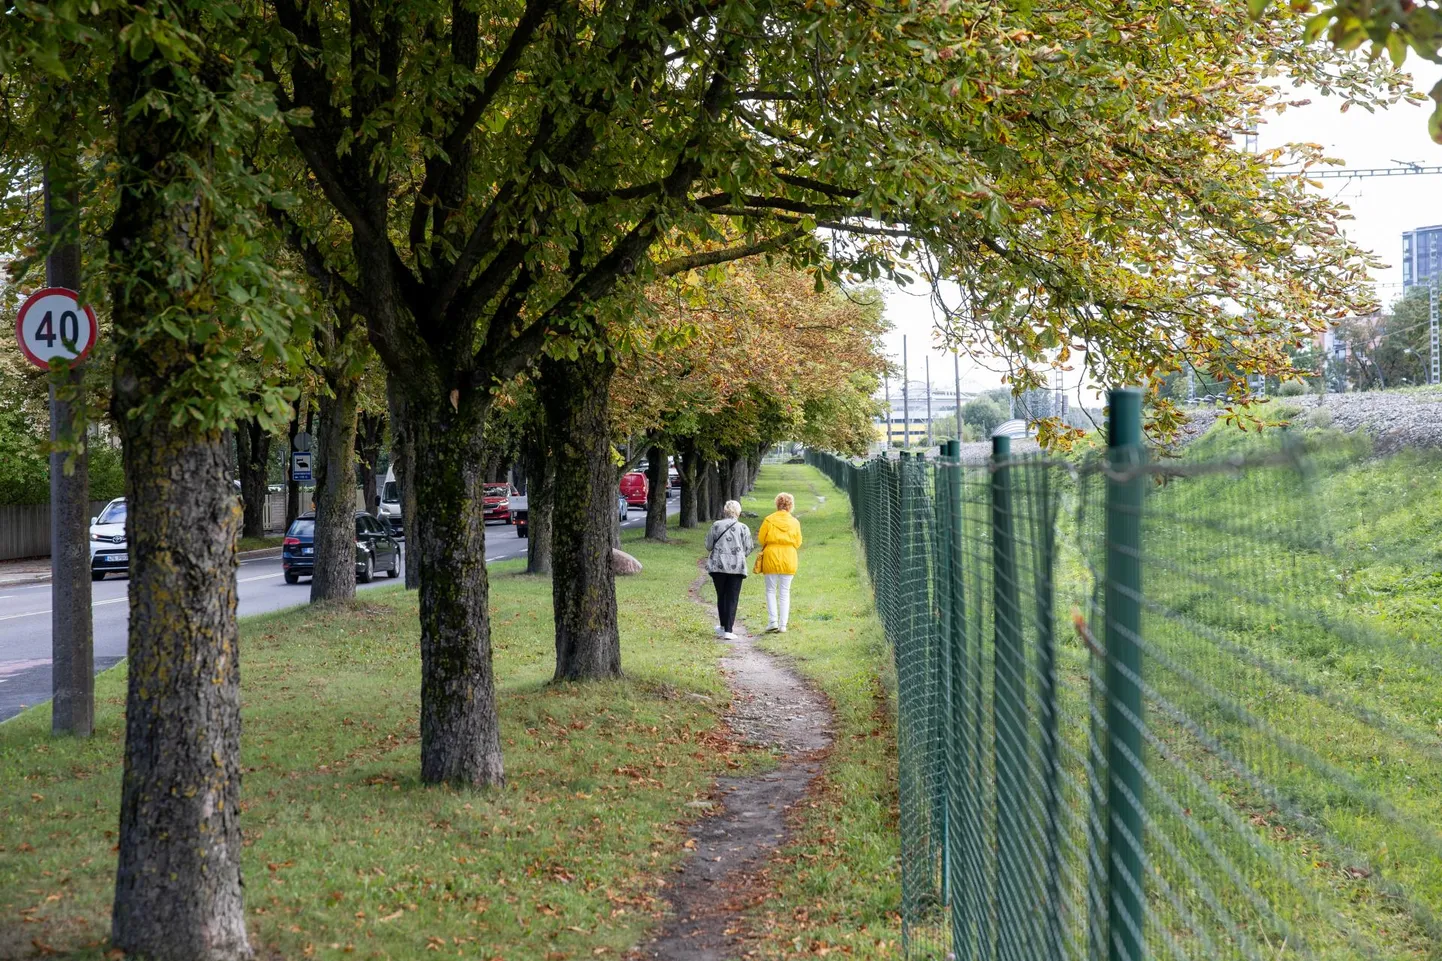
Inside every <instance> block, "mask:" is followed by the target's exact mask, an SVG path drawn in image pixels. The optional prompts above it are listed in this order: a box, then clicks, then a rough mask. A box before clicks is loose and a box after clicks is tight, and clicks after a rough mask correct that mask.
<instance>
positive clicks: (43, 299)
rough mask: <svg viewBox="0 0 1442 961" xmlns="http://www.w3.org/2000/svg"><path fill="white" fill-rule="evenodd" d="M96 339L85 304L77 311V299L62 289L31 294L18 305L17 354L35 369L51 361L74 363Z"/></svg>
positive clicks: (95, 328) (90, 312)
mask: <svg viewBox="0 0 1442 961" xmlns="http://www.w3.org/2000/svg"><path fill="white" fill-rule="evenodd" d="M99 338H100V325H99V324H97V323H96V322H95V311H94V310H91V309H90V305H89V304H86V305H85V306H84V307H81V306H80V301H79V295H78V294H77V293H76V292H75V291H73V290H67V289H66V288H64V287H46V288H45V289H44V290H37V291H35V293H33V294H31V295H30V296H29V297H27V298H26V299H25V303H23V304H21V305H20V313H19V315H18V316H17V317H16V318H15V339H16V341H18V342H19V344H20V352H21V353H23V354H24V355H25V356H26V358H28V359H29V361H30V363H32V364H34V365H35V366H36V367H49V366H50V360H51V358H55V357H58V358H60V359H61V360H68V361H70V362H71V363H77V362H79V361H81V360H83V359H84V358H85V355H86V354H88V353H90V348H92V347H94V346H95V341H96V340H98V339H99Z"/></svg>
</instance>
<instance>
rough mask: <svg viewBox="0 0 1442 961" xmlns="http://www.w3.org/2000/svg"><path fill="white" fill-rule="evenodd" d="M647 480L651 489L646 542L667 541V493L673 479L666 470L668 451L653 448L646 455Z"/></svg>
mask: <svg viewBox="0 0 1442 961" xmlns="http://www.w3.org/2000/svg"><path fill="white" fill-rule="evenodd" d="M646 456H647V458H648V463H647V465H646V466H647V470H646V473H647V479H648V480H649V481H650V484H651V487H650V490H649V492H648V493H647V495H646V540H648V541H664V540H665V539H666V493H667V488H668V487H669V485H670V482H671V478H670V477H669V475H668V472H667V470H666V451H665V449H664V448H661V447H652V448H651V449H650V450H649V451H648V452H647V454H646Z"/></svg>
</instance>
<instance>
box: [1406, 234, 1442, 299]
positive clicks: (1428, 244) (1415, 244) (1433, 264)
mask: <svg viewBox="0 0 1442 961" xmlns="http://www.w3.org/2000/svg"><path fill="white" fill-rule="evenodd" d="M1439 271H1442V224H1439V225H1438V226H1435V227H1418V228H1417V229H1416V230H1407V231H1403V233H1402V289H1403V290H1404V291H1405V290H1406V289H1407V288H1409V287H1425V286H1427V285H1428V284H1430V283H1432V278H1433V277H1434V276H1435V275H1436V274H1437V273H1438V272H1439Z"/></svg>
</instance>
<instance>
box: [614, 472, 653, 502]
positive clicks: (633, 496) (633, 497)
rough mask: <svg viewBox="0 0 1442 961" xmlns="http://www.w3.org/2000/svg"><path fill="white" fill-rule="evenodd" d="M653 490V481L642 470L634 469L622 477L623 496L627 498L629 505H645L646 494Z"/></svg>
mask: <svg viewBox="0 0 1442 961" xmlns="http://www.w3.org/2000/svg"><path fill="white" fill-rule="evenodd" d="M650 492H651V482H650V481H648V480H647V479H646V475H645V474H643V473H641V472H640V471H632V472H631V473H629V474H626V475H625V476H623V477H622V478H621V496H622V497H624V498H626V506H628V507H645V506H646V496H647V495H648V494H650Z"/></svg>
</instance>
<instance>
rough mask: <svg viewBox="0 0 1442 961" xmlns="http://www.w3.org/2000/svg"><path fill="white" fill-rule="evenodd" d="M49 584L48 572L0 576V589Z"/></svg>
mask: <svg viewBox="0 0 1442 961" xmlns="http://www.w3.org/2000/svg"><path fill="white" fill-rule="evenodd" d="M235 556H236V558H237V559H240V560H257V559H264V558H267V557H279V556H280V548H279V547H262V548H261V549H260V550H258V551H238V552H237V553H236V555H235ZM48 583H50V572H49V571H37V572H35V573H34V574H14V575H10V576H8V577H7V576H0V588H3V587H14V586H17V585H22V584H48Z"/></svg>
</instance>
